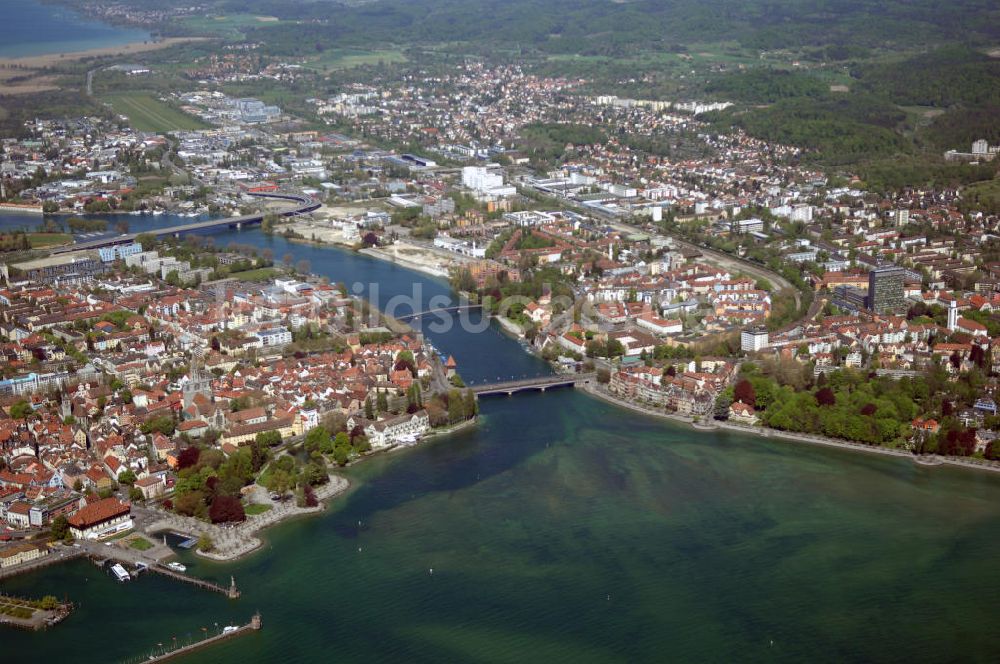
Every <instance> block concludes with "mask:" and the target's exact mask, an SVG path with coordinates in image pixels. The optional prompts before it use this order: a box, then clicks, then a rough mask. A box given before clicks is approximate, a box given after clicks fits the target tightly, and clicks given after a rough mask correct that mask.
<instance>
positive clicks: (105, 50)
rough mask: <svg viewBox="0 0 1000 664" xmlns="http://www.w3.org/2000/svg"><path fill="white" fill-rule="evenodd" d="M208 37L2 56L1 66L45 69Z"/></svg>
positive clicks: (150, 49)
mask: <svg viewBox="0 0 1000 664" xmlns="http://www.w3.org/2000/svg"><path fill="white" fill-rule="evenodd" d="M206 39H208V38H207V37H167V38H166V39H161V40H159V41H147V42H134V43H131V44H122V45H120V46H105V47H102V48H92V49H88V50H86V51H74V52H72V53H47V54H45V55H26V56H24V57H20V58H0V68H7V67H13V68H22V69H44V68H45V67H53V66H55V65H58V64H59V63H60V62H66V61H69V60H82V59H84V58H100V57H105V56H118V55H135V54H137V53H145V52H147V51H158V50H160V49H162V48H168V47H170V46H176V45H177V44H184V43H186V42H196V41H205V40H206Z"/></svg>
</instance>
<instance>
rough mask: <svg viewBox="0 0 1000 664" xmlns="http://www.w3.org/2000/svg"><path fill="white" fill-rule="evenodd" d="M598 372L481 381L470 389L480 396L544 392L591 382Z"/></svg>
mask: <svg viewBox="0 0 1000 664" xmlns="http://www.w3.org/2000/svg"><path fill="white" fill-rule="evenodd" d="M596 375H597V374H596V373H594V372H588V373H577V374H554V375H551V376H536V377H535V378H523V379H520V380H506V381H497V382H494V383H481V384H479V385H470V386H469V389H471V390H472V391H473V392H475V393H476V394H477V395H479V396H490V395H496V394H506V395H507V396H510V395H511V394H514V393H515V392H523V391H525V390H539V391H541V392H544V391H545V390H547V389H548V388H550V387H573V386H575V385H576V384H577V383H589V382H590V381H592V380H594V378H595V377H596Z"/></svg>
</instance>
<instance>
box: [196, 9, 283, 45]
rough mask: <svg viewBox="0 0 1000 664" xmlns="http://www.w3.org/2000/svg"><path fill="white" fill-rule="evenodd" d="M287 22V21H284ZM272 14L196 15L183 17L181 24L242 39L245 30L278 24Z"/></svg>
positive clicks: (216, 34)
mask: <svg viewBox="0 0 1000 664" xmlns="http://www.w3.org/2000/svg"><path fill="white" fill-rule="evenodd" d="M284 22H287V21H284ZM281 23H283V21H280V20H279V19H278V18H277V17H274V16H259V15H256V14H226V15H216V16H198V17H192V18H189V19H185V20H184V21H182V22H181V24H182V25H183V26H185V27H187V28H191V29H192V30H196V31H197V32H199V33H203V34H206V35H210V36H212V37H222V38H224V39H243V38H244V36H245V34H246V30H247V29H250V28H259V27H265V26H272V25H280V24H281Z"/></svg>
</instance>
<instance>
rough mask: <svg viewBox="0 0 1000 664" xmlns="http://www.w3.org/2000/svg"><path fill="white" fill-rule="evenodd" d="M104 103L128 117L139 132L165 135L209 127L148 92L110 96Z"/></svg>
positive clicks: (105, 98) (104, 99)
mask: <svg viewBox="0 0 1000 664" xmlns="http://www.w3.org/2000/svg"><path fill="white" fill-rule="evenodd" d="M103 101H105V102H107V103H109V104H111V108H113V109H114V111H115V113H119V114H121V115H124V116H126V117H127V118H128V119H129V122H130V123H131V124H132V126H133V127H134V128H135V129H138V130H139V131H152V132H157V133H163V132H168V131H177V130H181V129H205V128H207V127H208V125H206V124H205V123H204V122H202V121H201V120H199V119H198V118H196V117H193V116H191V115H188V114H187V113H184V112H183V111H180V110H178V109H176V108H174V107H173V106H170V105H169V104H166V103H164V102H162V101H160V100H159V99H157V98H156V97H154V96H153V95H152V94H150V93H147V92H134V93H132V92H130V93H121V94H114V95H108V96H107V97H104V98H103Z"/></svg>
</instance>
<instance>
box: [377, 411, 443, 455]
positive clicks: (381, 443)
mask: <svg viewBox="0 0 1000 664" xmlns="http://www.w3.org/2000/svg"><path fill="white" fill-rule="evenodd" d="M429 428H430V418H429V417H428V415H427V411H426V410H421V411H418V412H416V413H413V414H412V415H411V414H409V413H404V414H403V415H399V416H397V417H393V418H389V419H385V420H380V421H378V422H372V423H370V424H369V425H368V426H366V427H365V435H366V436H368V441H369V442H370V443H371V446H372V449H376V450H377V449H381V448H385V447H389V446H390V445H395V444H397V443H399V442H402V441H403V439H404V438H413V439H415V438H416V437H417V436H420V435H423V434H424V433H425V432H426V431H427V430H428V429H429Z"/></svg>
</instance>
